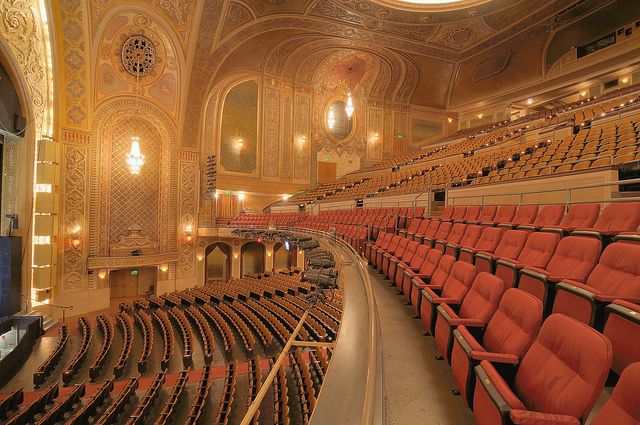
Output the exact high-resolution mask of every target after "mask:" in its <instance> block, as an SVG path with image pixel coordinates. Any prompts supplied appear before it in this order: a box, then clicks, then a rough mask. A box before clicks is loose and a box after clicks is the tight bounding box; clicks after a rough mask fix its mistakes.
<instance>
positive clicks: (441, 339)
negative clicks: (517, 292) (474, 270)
mask: <svg viewBox="0 0 640 425" xmlns="http://www.w3.org/2000/svg"><path fill="white" fill-rule="evenodd" d="M503 292H504V284H503V283H502V280H501V279H500V278H499V277H496V276H494V275H492V274H489V273H478V274H477V275H476V277H475V279H474V280H473V285H471V289H469V292H468V293H467V295H466V296H465V297H464V300H463V301H462V304H461V305H460V308H459V309H458V308H456V306H451V305H448V304H447V303H441V304H440V305H439V306H438V308H437V309H436V310H437V312H438V314H437V316H436V326H435V338H436V346H437V347H438V351H439V352H440V355H442V357H443V358H444V359H445V360H446V361H448V362H450V358H451V348H452V347H453V339H452V335H453V330H454V329H455V328H457V327H458V326H461V325H464V326H468V327H469V328H474V329H479V330H481V329H483V328H484V327H485V326H486V325H487V323H489V320H490V319H491V317H492V316H493V314H494V313H495V311H496V310H497V309H498V304H499V303H500V298H502V293H503Z"/></svg>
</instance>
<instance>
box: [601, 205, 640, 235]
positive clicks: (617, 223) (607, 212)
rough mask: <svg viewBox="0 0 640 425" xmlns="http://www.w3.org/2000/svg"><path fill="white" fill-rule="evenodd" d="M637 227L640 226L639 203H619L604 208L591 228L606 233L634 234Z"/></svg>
mask: <svg viewBox="0 0 640 425" xmlns="http://www.w3.org/2000/svg"><path fill="white" fill-rule="evenodd" d="M638 226H640V202H621V203H619V204H610V205H609V206H608V207H606V208H605V209H604V211H602V214H600V217H599V218H598V220H596V222H595V224H594V225H593V228H594V229H596V230H600V231H608V232H635V231H637V230H638Z"/></svg>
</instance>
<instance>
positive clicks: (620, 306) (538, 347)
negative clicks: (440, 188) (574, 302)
mask: <svg viewBox="0 0 640 425" xmlns="http://www.w3.org/2000/svg"><path fill="white" fill-rule="evenodd" d="M487 229H490V228H489V227H487ZM509 232H522V231H517V230H513V231H508V232H507V233H509ZM534 235H544V234H543V233H532V234H531V236H534ZM547 235H550V236H553V237H556V238H557V237H558V235H557V234H556V235H554V234H547ZM393 238H395V239H396V244H395V247H393V246H392V247H391V248H388V247H387V248H385V249H383V248H381V247H382V246H383V243H380V244H379V245H378V246H377V247H376V246H375V245H369V246H368V247H367V248H368V259H369V261H370V263H371V264H372V265H374V266H375V267H377V268H378V269H379V270H380V271H381V272H383V273H385V274H387V276H388V277H389V278H390V279H391V280H392V281H393V282H394V283H395V284H396V286H398V288H400V289H403V290H404V292H405V297H407V299H408V300H410V301H413V302H414V311H416V313H419V314H420V316H421V317H422V320H423V322H424V324H425V327H426V329H427V332H428V333H430V334H431V335H433V336H434V337H435V340H436V345H437V347H438V350H439V351H440V353H441V354H442V357H443V358H444V359H446V360H447V361H448V362H449V363H450V364H451V367H452V371H453V375H454V378H455V380H456V383H457V385H458V388H460V391H461V393H462V395H463V396H464V399H465V401H466V402H467V404H468V405H469V406H470V407H472V408H473V410H474V414H475V417H476V421H477V423H478V424H500V423H504V424H507V423H510V424H532V423H535V424H560V423H562V424H565V423H566V424H579V423H583V422H584V420H586V418H587V415H588V414H589V411H590V410H591V408H592V407H593V404H594V403H595V401H596V399H597V397H598V396H599V394H600V392H601V391H602V388H603V387H604V384H605V380H606V378H607V375H608V374H609V369H610V367H611V368H612V370H613V373H616V374H622V377H621V379H620V382H619V385H618V387H617V388H616V390H615V391H614V395H613V396H612V399H611V401H610V402H609V403H607V404H606V405H605V407H604V409H603V411H602V412H601V413H600V415H598V417H597V418H596V419H595V422H593V423H597V424H605V423H616V424H621V425H624V424H627V423H629V424H632V423H634V424H635V423H636V422H635V420H637V419H638V417H637V414H638V413H639V412H638V409H637V406H636V403H632V402H630V399H629V395H628V394H625V392H627V391H629V389H628V387H629V386H635V387H637V381H635V382H634V379H637V377H638V376H639V374H640V364H638V363H636V364H633V365H632V363H634V362H639V361H640V342H638V340H640V338H638V336H640V321H638V319H637V314H638V312H640V306H638V305H635V304H631V303H628V302H625V301H615V302H614V303H613V304H610V305H609V306H608V307H607V317H606V326H605V328H604V331H603V333H600V332H598V331H597V330H595V329H593V328H591V327H589V326H587V325H586V324H583V323H580V321H578V320H576V319H574V318H571V317H569V316H568V315H567V314H566V313H569V314H571V312H566V311H563V313H565V314H558V313H556V314H552V315H551V316H549V317H548V318H546V319H545V320H544V323H543V324H542V328H540V325H541V323H542V322H543V318H544V315H543V310H544V309H543V302H542V300H540V299H538V298H537V297H536V296H534V295H532V294H530V293H528V292H526V291H525V290H523V289H519V288H518V289H516V288H509V287H508V285H505V282H504V281H503V280H502V279H501V278H500V277H499V276H496V275H492V274H490V273H488V272H478V271H477V268H476V266H474V265H473V264H471V263H469V262H467V261H463V260H458V261H456V258H455V257H454V256H451V255H446V254H444V255H443V252H442V250H441V249H438V248H430V247H429V246H427V245H420V246H417V249H416V244H417V241H408V242H406V243H403V244H402V245H403V246H404V248H398V247H399V246H400V245H401V244H400V242H401V241H399V240H398V239H399V236H397V235H396V236H394V237H393ZM393 238H392V239H393ZM571 238H574V239H571ZM383 239H386V238H383ZM400 239H402V240H404V241H407V239H406V238H400ZM576 239H585V240H589V239H588V238H578V237H567V238H565V239H563V240H568V241H572V243H576V242H577V241H576ZM591 240H594V241H596V242H597V243H599V241H598V240H597V239H591ZM407 247H409V248H407ZM626 251H632V252H631V253H630V254H628V255H627V256H623V257H619V256H620V255H621V254H622V253H624V252H626ZM407 252H409V254H407ZM611 252H615V254H614V255H613V257H615V258H614V259H613V261H612V262H609V260H606V261H604V262H603V261H602V260H601V261H600V263H598V265H596V266H595V268H594V272H593V273H596V274H597V275H598V276H602V272H603V271H604V270H607V273H609V274H613V275H614V276H613V279H617V278H619V277H620V275H619V272H620V271H621V270H622V271H623V272H626V273H632V274H634V277H633V278H632V279H634V280H635V281H636V282H637V281H638V276H640V273H639V271H638V270H637V269H636V270H635V271H632V270H629V269H628V266H629V264H630V263H634V262H635V263H637V258H640V257H638V254H640V245H636V244H632V243H629V242H614V243H613V244H611V245H609V246H608V247H607V249H605V253H603V258H604V257H607V256H609V253H611ZM415 258H418V260H417V261H414V259H415ZM393 264H395V265H396V267H395V268H394V267H393V266H392V265H393ZM566 266H567V267H568V268H571V267H570V265H569V264H567V265H566ZM636 266H637V265H636ZM611 267H613V268H611ZM598 269H600V270H598ZM596 270H598V271H597V272H596ZM593 273H592V274H593ZM407 278H408V279H409V281H410V282H411V286H410V288H411V289H412V288H414V287H418V288H421V292H419V297H420V298H422V305H421V307H420V308H416V307H417V306H416V305H415V298H414V297H412V296H409V293H408V290H407V286H406V282H407ZM417 283H419V285H416V284H417ZM627 283H629V279H627ZM630 284H632V283H630ZM636 286H637V285H636ZM505 288H507V289H506V290H505ZM538 331H539V332H538ZM634 335H635V337H634ZM630 341H631V342H630ZM612 342H613V347H612ZM623 371H624V372H623ZM474 372H475V373H474ZM634 390H635V391H637V388H635V389H634ZM634 415H635V416H634Z"/></svg>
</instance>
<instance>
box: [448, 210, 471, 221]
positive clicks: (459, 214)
mask: <svg viewBox="0 0 640 425" xmlns="http://www.w3.org/2000/svg"><path fill="white" fill-rule="evenodd" d="M466 212H467V207H454V208H453V214H452V215H451V220H462V219H463V218H464V216H465V214H466Z"/></svg>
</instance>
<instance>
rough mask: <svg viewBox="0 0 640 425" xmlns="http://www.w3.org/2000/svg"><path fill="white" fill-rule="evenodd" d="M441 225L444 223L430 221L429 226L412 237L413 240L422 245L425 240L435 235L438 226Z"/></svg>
mask: <svg viewBox="0 0 640 425" xmlns="http://www.w3.org/2000/svg"><path fill="white" fill-rule="evenodd" d="M443 223H444V222H442V221H436V220H432V221H430V222H429V226H428V227H427V228H426V229H425V230H424V231H423V232H420V231H418V232H417V233H416V234H415V235H413V240H414V241H418V242H420V243H423V241H424V239H425V238H433V237H434V236H435V234H436V233H437V232H438V229H439V228H440V225H441V224H443ZM421 227H422V226H421Z"/></svg>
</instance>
